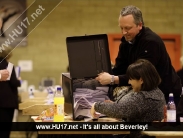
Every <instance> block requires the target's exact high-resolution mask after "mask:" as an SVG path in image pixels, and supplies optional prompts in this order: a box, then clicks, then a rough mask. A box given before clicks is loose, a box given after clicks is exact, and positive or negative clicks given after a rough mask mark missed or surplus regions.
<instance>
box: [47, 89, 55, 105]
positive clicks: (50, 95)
mask: <svg viewBox="0 0 183 138" xmlns="http://www.w3.org/2000/svg"><path fill="white" fill-rule="evenodd" d="M47 91H48V96H47V104H53V103H54V101H53V99H54V92H53V90H52V89H51V87H48V88H47Z"/></svg>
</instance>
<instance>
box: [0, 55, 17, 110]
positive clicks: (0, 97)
mask: <svg viewBox="0 0 183 138" xmlns="http://www.w3.org/2000/svg"><path fill="white" fill-rule="evenodd" d="M2 60H3V58H1V57H0V61H2ZM7 66H8V62H7V61H6V59H4V60H3V61H2V62H1V63H0V69H1V70H2V69H6V68H7ZM19 86H20V81H19V80H17V77H16V74H15V69H14V68H13V70H12V74H11V78H10V80H7V81H0V108H14V109H17V108H18V90H17V87H19Z"/></svg>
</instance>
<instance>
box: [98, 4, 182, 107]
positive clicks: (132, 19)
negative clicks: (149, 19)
mask: <svg viewBox="0 0 183 138" xmlns="http://www.w3.org/2000/svg"><path fill="white" fill-rule="evenodd" d="M119 27H120V29H121V32H122V34H123V37H122V38H121V44H120V46H119V52H118V56H117V58H116V64H115V66H114V68H113V70H112V71H113V75H110V74H109V73H106V72H104V73H100V74H99V75H98V77H96V79H97V80H98V81H99V82H100V83H101V84H102V85H106V84H119V85H120V86H126V85H129V84H128V79H129V78H127V76H126V75H125V74H126V70H127V68H128V66H129V65H130V64H132V63H134V62H135V61H136V60H137V59H140V58H141V59H147V60H149V61H150V62H151V63H152V64H153V65H154V66H155V68H156V70H157V71H158V73H159V75H160V77H161V79H162V82H161V84H160V85H159V88H160V89H161V91H162V92H163V93H164V95H165V99H166V102H168V99H169V93H173V94H174V100H175V104H176V105H178V102H179V99H180V95H181V91H182V85H181V81H180V78H179V77H178V75H177V74H176V72H175V70H174V68H173V66H172V64H171V60H170V57H169V55H168V53H167V51H166V48H165V45H164V43H163V41H162V39H161V38H160V37H159V36H158V35H157V34H156V33H154V32H153V31H152V30H151V29H150V28H148V27H145V26H144V21H143V17H142V12H141V10H140V9H139V8H137V7H135V6H126V7H124V8H123V9H122V10H121V12H120V16H119Z"/></svg>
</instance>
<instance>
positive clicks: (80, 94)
mask: <svg viewBox="0 0 183 138" xmlns="http://www.w3.org/2000/svg"><path fill="white" fill-rule="evenodd" d="M108 89H109V87H96V90H91V89H87V88H76V91H75V92H74V93H73V97H74V114H75V117H76V118H77V117H79V116H83V117H91V113H90V109H91V106H92V105H93V103H94V102H98V101H105V100H109V97H108Z"/></svg>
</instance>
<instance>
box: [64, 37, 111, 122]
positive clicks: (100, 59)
mask: <svg viewBox="0 0 183 138" xmlns="http://www.w3.org/2000/svg"><path fill="white" fill-rule="evenodd" d="M66 44H67V54H68V60H69V70H70V73H62V88H63V94H64V97H65V112H66V113H68V114H69V115H71V116H72V117H73V119H74V120H80V119H83V118H82V117H81V118H80V117H78V116H77V117H76V114H75V109H74V107H75V102H76V101H75V100H74V98H73V97H74V95H75V94H74V92H75V90H76V89H77V88H88V89H93V90H94V89H96V88H97V87H102V88H105V87H109V86H102V85H101V84H100V83H99V82H98V81H96V80H95V77H97V76H98V74H99V73H102V72H108V73H111V61H110V55H109V47H108V38H107V35H106V34H97V35H87V36H74V37H67V38H66ZM106 90H107V89H106ZM83 111H84V109H83Z"/></svg>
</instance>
